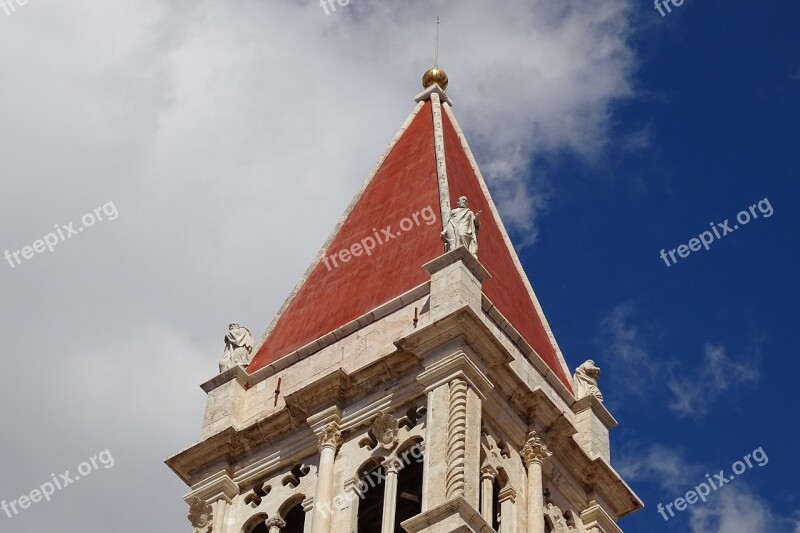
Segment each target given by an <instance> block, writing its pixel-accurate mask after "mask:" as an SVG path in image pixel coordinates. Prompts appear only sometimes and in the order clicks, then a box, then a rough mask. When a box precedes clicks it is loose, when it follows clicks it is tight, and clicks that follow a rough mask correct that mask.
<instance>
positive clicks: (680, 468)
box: [617, 445, 699, 491]
mask: <svg viewBox="0 0 800 533" xmlns="http://www.w3.org/2000/svg"><path fill="white" fill-rule="evenodd" d="M617 469H618V470H619V473H620V474H621V475H622V477H623V479H626V480H627V481H628V482H633V481H640V480H646V481H655V482H656V483H658V484H659V485H660V486H661V487H663V488H665V489H668V490H671V491H677V490H680V489H681V488H683V487H685V486H686V485H687V484H688V483H689V482H690V481H691V480H692V479H693V477H692V476H694V475H696V474H698V473H699V470H698V469H697V468H691V467H689V465H687V464H686V461H685V460H684V458H683V455H682V454H681V453H680V452H678V451H676V450H674V449H671V448H667V447H665V446H660V445H655V446H652V447H650V448H649V449H648V450H646V451H645V452H644V453H643V454H641V455H628V456H623V457H622V458H621V459H620V461H619V464H618V466H617Z"/></svg>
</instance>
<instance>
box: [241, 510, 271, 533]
mask: <svg viewBox="0 0 800 533" xmlns="http://www.w3.org/2000/svg"><path fill="white" fill-rule="evenodd" d="M266 520H267V515H266V514H263V513H262V514H258V515H255V516H253V517H251V518H250V519H249V520H248V521H247V523H246V524H245V525H244V528H242V532H243V533H269V528H268V527H267V526H266V524H265V523H264V522H266Z"/></svg>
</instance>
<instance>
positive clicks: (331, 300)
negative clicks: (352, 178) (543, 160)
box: [248, 99, 571, 390]
mask: <svg viewBox="0 0 800 533" xmlns="http://www.w3.org/2000/svg"><path fill="white" fill-rule="evenodd" d="M435 105H438V103H436V104H435ZM433 107H434V104H433V103H432V102H431V100H430V99H428V100H427V101H425V102H424V103H420V104H418V106H417V108H416V109H415V111H414V113H412V116H411V117H409V120H410V121H409V122H407V126H406V127H405V128H404V130H401V133H400V134H399V138H396V139H395V141H396V142H395V144H394V145H393V146H390V150H389V153H388V155H387V156H386V157H385V159H384V160H383V162H382V163H381V164H380V165H379V167H378V169H377V171H376V172H375V173H374V174H373V176H372V178H371V179H369V180H368V182H367V184H366V186H365V188H364V189H363V191H362V193H361V194H360V196H357V197H356V199H355V200H354V202H353V204H351V206H350V208H349V209H348V212H347V213H345V216H344V217H343V220H342V222H340V226H339V227H338V229H337V230H335V231H334V233H333V234H332V238H331V239H329V242H328V243H327V245H326V246H325V250H324V253H322V254H320V255H319V256H318V258H317V259H316V260H315V264H314V265H312V267H311V269H310V273H309V274H308V275H307V278H306V280H305V281H304V282H301V284H299V285H298V287H297V288H296V289H295V292H294V293H293V296H290V298H289V299H288V300H287V303H286V304H284V307H283V309H282V310H281V313H280V314H279V316H278V317H277V318H276V320H275V321H274V323H273V325H272V327H271V330H270V331H269V332H268V335H267V337H266V340H265V341H264V343H263V344H262V346H261V347H260V348H259V350H258V352H257V353H256V355H255V357H254V358H253V361H252V363H251V364H250V366H249V367H248V372H250V373H252V372H255V371H256V370H258V369H260V368H263V367H265V366H267V365H269V364H271V363H273V362H275V361H277V360H278V359H280V358H281V357H284V356H286V355H289V354H290V353H292V352H294V351H295V350H297V349H299V348H302V347H303V346H306V345H307V344H309V343H311V342H314V341H315V340H317V339H319V338H320V337H323V336H325V335H327V334H328V333H331V332H332V331H334V330H336V329H337V328H339V327H341V326H343V325H345V324H347V323H348V322H351V321H353V320H355V319H357V318H359V317H361V316H362V315H364V314H366V313H369V312H370V311H372V310H373V309H375V308H377V307H379V306H381V305H382V304H384V303H386V302H388V301H390V300H392V299H394V298H396V297H398V296H400V295H401V294H404V293H406V292H408V291H410V290H411V289H413V288H415V287H418V286H419V285H422V284H423V283H425V282H426V281H428V280H429V276H428V274H427V273H426V272H425V271H424V270H423V269H422V265H424V264H425V263H427V262H428V261H430V260H432V259H434V258H436V257H438V256H439V255H441V254H442V253H443V246H442V241H441V240H440V237H439V232H440V231H441V229H442V221H441V218H442V213H441V207H440V206H441V203H440V190H439V182H438V174H437V163H436V150H435V148H434V120H433V116H434V109H433ZM442 108H443V111H444V108H447V104H443V105H442ZM448 114H449V111H448V112H442V126H443V133H444V151H445V158H444V159H445V165H444V167H445V168H446V173H447V186H448V189H449V196H450V198H449V203H450V205H455V204H456V202H457V199H458V197H459V196H466V197H467V198H468V199H469V205H470V207H471V208H472V209H473V210H474V211H476V212H477V211H479V210H481V211H483V213H482V225H481V228H480V234H479V248H478V259H479V260H480V262H481V263H482V264H483V265H484V266H485V267H486V269H487V270H488V271H489V273H490V274H491V275H492V279H490V280H488V281H486V282H484V285H483V291H484V294H486V296H487V298H489V300H491V301H492V303H493V304H494V305H495V307H497V309H498V310H499V311H500V313H502V314H503V316H504V317H505V318H506V319H507V320H508V321H509V322H510V323H511V324H512V325H513V326H514V328H516V330H517V331H518V332H519V333H520V335H521V336H522V337H523V338H524V339H525V340H526V341H527V342H528V344H530V345H531V347H533V348H534V350H536V352H537V353H538V354H539V355H540V356H541V357H542V359H543V360H544V361H545V363H546V364H547V366H548V367H549V368H550V369H551V370H552V371H553V372H554V373H555V375H556V376H557V377H558V378H559V380H560V381H561V382H562V383H564V385H565V386H566V387H567V388H568V389H570V390H571V386H570V382H569V379H568V378H567V376H566V374H565V365H564V364H563V362H562V361H563V359H562V358H561V356H560V354H559V353H558V349H557V345H556V344H555V341H554V339H553V338H552V335H551V334H550V332H549V328H548V326H547V323H546V321H545V319H544V316H543V314H542V313H541V311H540V310H539V309H538V304H536V303H535V296H534V295H533V292H532V290H530V287H529V285H528V284H527V278H525V277H524V272H523V271H522V267H521V266H520V265H519V262H518V260H517V257H516V254H515V253H514V251H513V248H512V247H511V243H510V241H509V240H508V237H507V235H506V233H505V230H504V229H503V226H502V222H501V221H500V220H499V218H497V216H496V210H495V209H494V204H493V203H492V202H491V197H490V196H489V192H488V190H487V189H486V186H485V184H484V183H483V180H482V178H481V177H480V173H479V172H477V167H475V166H473V161H474V160H471V159H470V155H468V150H469V148H468V147H467V146H466V142H465V141H463V136H460V135H459V133H458V131H457V125H454V124H453V122H452V121H451V119H450V118H449V117H448ZM415 215H416V216H415ZM432 216H435V221H432ZM401 226H402V227H401ZM387 233H391V234H392V235H393V236H394V237H393V238H391V239H389V238H388V237H387ZM378 242H382V244H378ZM372 243H375V244H374V249H373V250H370V253H369V254H367V253H365V251H364V250H363V249H364V247H365V246H370V245H371V244H372ZM354 244H360V245H361V249H359V247H358V246H357V247H355V248H353V245H354ZM348 249H349V250H352V251H353V252H356V253H358V256H357V257H352V256H348V254H344V257H342V255H341V254H340V252H341V250H348ZM359 252H360V253H359ZM342 259H346V263H344V262H343V261H342Z"/></svg>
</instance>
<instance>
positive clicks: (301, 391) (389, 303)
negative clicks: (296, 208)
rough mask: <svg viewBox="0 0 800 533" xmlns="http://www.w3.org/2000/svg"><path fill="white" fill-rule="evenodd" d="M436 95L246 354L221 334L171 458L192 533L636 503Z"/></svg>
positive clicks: (316, 532) (499, 523) (424, 101)
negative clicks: (200, 401) (187, 435)
mask: <svg viewBox="0 0 800 533" xmlns="http://www.w3.org/2000/svg"><path fill="white" fill-rule="evenodd" d="M447 83H448V80H447V75H446V74H445V73H444V71H443V70H441V69H439V68H434V69H431V70H429V71H428V72H426V73H425V76H424V77H423V89H424V90H423V91H422V92H421V93H420V94H419V95H417V96H416V98H415V102H416V105H415V107H414V109H413V111H412V112H411V114H410V115H409V117H408V119H407V120H406V121H405V123H404V124H403V126H402V127H401V128H400V131H399V132H398V133H397V135H396V136H395V138H394V139H393V140H392V141H391V143H390V144H389V147H388V148H387V149H386V151H385V152H384V153H383V155H382V156H381V158H380V160H379V162H378V164H377V166H376V167H375V169H374V170H373V172H372V174H371V175H370V176H369V177H368V178H367V180H366V183H365V184H364V186H363V187H362V189H361V191H360V192H358V194H357V195H356V196H355V198H354V200H353V201H352V203H351V204H350V206H349V207H348V208H347V210H346V212H345V213H344V215H343V216H342V218H341V220H340V221H339V223H338V224H337V226H336V228H334V230H333V232H332V233H331V235H330V237H329V238H328V240H327V242H326V243H325V244H324V245H323V246H322V249H321V250H320V252H319V253H318V255H317V257H316V258H315V259H314V261H313V262H312V264H311V266H310V267H309V268H308V270H307V271H306V273H305V274H304V275H303V276H302V278H301V279H300V282H299V283H298V284H297V286H296V287H295V288H294V290H293V291H292V292H291V294H290V295H289V297H288V298H287V300H286V302H285V303H284V305H283V306H282V308H281V309H280V311H279V312H278V315H277V316H276V317H275V318H274V320H273V321H272V323H271V325H270V326H269V328H268V329H267V331H266V333H265V334H264V336H263V338H262V339H261V340H260V342H255V343H253V342H252V339H251V340H250V344H249V345H248V341H247V339H248V338H250V336H249V332H248V331H246V330H245V329H244V328H241V326H239V325H238V324H232V325H231V331H230V332H229V334H228V336H227V337H226V349H225V361H224V364H221V366H220V370H221V373H219V374H218V375H216V376H214V377H213V378H211V379H210V380H209V381H207V382H206V383H204V384H203V385H202V388H203V390H204V391H205V392H206V393H207V394H208V402H207V407H206V412H205V417H204V420H203V429H202V433H201V435H200V439H199V441H198V442H196V443H195V444H193V445H192V446H190V447H189V448H187V449H185V450H183V451H181V452H180V453H178V454H176V455H174V456H172V457H170V458H169V459H168V460H167V465H168V466H169V467H170V468H171V469H172V470H173V471H174V472H175V473H176V474H177V475H178V476H179V477H180V478H181V479H182V480H183V481H184V482H185V483H186V484H187V485H188V487H189V493H188V494H187V495H186V498H185V499H186V502H187V504H188V505H189V509H190V512H189V520H190V522H191V526H192V527H193V528H194V529H193V530H194V532H195V533H198V532H199V533H264V532H268V533H300V532H303V533H329V532H336V533H355V532H358V533H376V532H380V533H394V532H409V533H447V532H454V531H458V532H481V533H487V532H490V531H497V532H500V533H546V532H560V533H566V532H579V533H611V532H615V533H616V532H620V531H621V529H619V527H618V526H617V525H616V522H617V521H618V519H619V518H620V517H622V516H625V515H627V514H629V513H631V512H634V511H636V510H638V509H640V508H642V506H643V505H642V502H641V501H640V500H639V498H638V497H637V496H636V495H635V494H634V493H633V492H632V491H631V489H630V488H629V487H628V485H626V484H625V482H624V481H623V480H622V479H621V478H620V476H619V474H617V472H616V471H615V470H614V468H613V467H612V465H611V454H610V445H609V430H611V429H612V428H613V427H614V426H615V425H616V421H615V420H614V418H613V416H612V415H611V414H610V413H609V411H608V410H607V409H606V408H605V406H604V405H603V403H602V395H601V394H600V391H599V389H598V386H597V379H598V377H599V373H600V370H599V369H598V368H597V367H596V366H595V364H594V362H593V361H587V362H586V363H583V364H581V365H580V367H579V368H578V369H577V371H576V373H575V375H574V376H572V375H571V373H570V371H569V369H568V367H567V364H566V362H565V359H564V356H563V355H562V353H561V351H560V349H559V347H558V344H557V343H556V340H555V337H554V336H553V333H552V331H551V329H550V326H549V325H548V323H547V320H546V318H545V315H544V313H543V311H542V308H541V306H540V305H539V301H538V300H537V298H536V295H535V294H534V292H533V289H532V287H531V285H530V282H529V280H528V277H527V276H526V274H525V271H524V270H523V268H522V265H521V263H520V261H519V258H518V257H517V254H516V252H515V250H514V247H513V245H512V243H511V240H510V239H509V236H508V233H507V232H506V230H505V228H504V226H503V223H502V221H501V219H500V215H499V213H498V211H497V208H496V207H495V204H494V202H493V201H492V198H491V196H490V194H489V190H488V188H487V187H486V183H485V182H484V180H483V177H482V176H481V173H480V170H479V169H478V166H477V164H476V162H475V158H474V157H473V155H472V152H471V150H470V148H469V145H468V144H467V141H466V139H465V138H464V134H463V133H462V131H461V129H460V127H459V125H458V122H457V121H456V119H455V116H454V115H453V111H452V106H453V103H452V101H451V100H450V98H449V97H448V96H447V93H446V92H445V90H446V88H447ZM234 326H235V327H236V328H239V329H235V328H234Z"/></svg>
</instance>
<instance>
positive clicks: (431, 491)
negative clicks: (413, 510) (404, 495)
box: [422, 384, 449, 511]
mask: <svg viewBox="0 0 800 533" xmlns="http://www.w3.org/2000/svg"><path fill="white" fill-rule="evenodd" d="M426 393H427V396H428V403H427V413H426V414H425V418H426V421H425V455H424V458H423V461H424V471H425V476H424V477H423V478H422V510H423V511H427V510H428V509H432V508H434V507H436V506H437V505H439V504H441V503H443V502H444V501H445V500H446V497H445V492H444V483H443V482H442V480H443V479H444V477H445V476H446V475H447V456H446V454H445V449H446V447H447V434H446V432H445V431H442V428H446V427H447V416H448V411H449V406H448V403H449V400H448V394H449V392H448V387H447V384H444V385H439V386H436V387H433V388H431V389H428V390H427V391H426Z"/></svg>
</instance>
